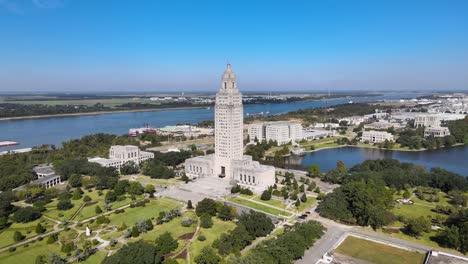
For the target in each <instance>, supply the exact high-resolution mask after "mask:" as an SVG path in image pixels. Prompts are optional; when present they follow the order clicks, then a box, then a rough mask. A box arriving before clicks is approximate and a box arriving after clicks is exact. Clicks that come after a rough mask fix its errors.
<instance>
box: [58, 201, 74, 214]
mask: <svg viewBox="0 0 468 264" xmlns="http://www.w3.org/2000/svg"><path fill="white" fill-rule="evenodd" d="M72 207H73V204H72V203H71V201H70V199H66V200H60V201H59V202H58V203H57V209H59V210H62V211H65V210H68V209H70V208H72Z"/></svg>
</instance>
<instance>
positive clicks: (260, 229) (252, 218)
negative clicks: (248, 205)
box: [239, 211, 275, 237]
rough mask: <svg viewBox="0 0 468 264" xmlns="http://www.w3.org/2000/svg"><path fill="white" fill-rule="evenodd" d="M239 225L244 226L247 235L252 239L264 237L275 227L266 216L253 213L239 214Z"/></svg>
mask: <svg viewBox="0 0 468 264" xmlns="http://www.w3.org/2000/svg"><path fill="white" fill-rule="evenodd" d="M239 224H241V225H243V226H245V228H246V229H247V231H248V232H249V234H250V235H252V236H254V237H261V236H266V235H268V234H269V233H270V232H271V231H273V228H274V227H275V226H274V224H273V222H272V221H271V219H270V218H269V217H268V216H266V215H265V214H262V213H259V212H255V211H250V212H249V213H248V214H246V213H244V214H241V215H240V216H239Z"/></svg>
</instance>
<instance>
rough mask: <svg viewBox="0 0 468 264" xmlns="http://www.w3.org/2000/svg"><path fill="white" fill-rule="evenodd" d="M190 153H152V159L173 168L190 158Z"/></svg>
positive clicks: (182, 151)
mask: <svg viewBox="0 0 468 264" xmlns="http://www.w3.org/2000/svg"><path fill="white" fill-rule="evenodd" d="M191 156H192V153H191V152H190V151H185V150H181V151H180V152H174V151H171V152H167V153H161V152H158V151H157V152H154V159H155V160H158V161H161V162H162V163H164V164H166V166H171V167H173V168H175V167H176V166H177V165H179V164H181V163H183V162H185V160H186V159H188V158H190V157H191Z"/></svg>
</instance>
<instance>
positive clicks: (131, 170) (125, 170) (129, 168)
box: [120, 161, 139, 175]
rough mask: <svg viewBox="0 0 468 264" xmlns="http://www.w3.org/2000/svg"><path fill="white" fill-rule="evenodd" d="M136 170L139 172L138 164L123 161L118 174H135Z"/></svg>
mask: <svg viewBox="0 0 468 264" xmlns="http://www.w3.org/2000/svg"><path fill="white" fill-rule="evenodd" d="M138 172H139V168H138V165H137V164H136V163H135V162H133V161H129V162H127V163H125V164H124V165H123V166H122V167H121V168H120V174H122V175H130V174H137V173H138Z"/></svg>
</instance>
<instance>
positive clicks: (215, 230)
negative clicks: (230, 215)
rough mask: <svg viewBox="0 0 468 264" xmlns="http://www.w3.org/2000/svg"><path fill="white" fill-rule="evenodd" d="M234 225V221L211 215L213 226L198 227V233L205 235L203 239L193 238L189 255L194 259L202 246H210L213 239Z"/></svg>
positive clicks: (231, 228)
mask: <svg viewBox="0 0 468 264" xmlns="http://www.w3.org/2000/svg"><path fill="white" fill-rule="evenodd" d="M235 227H236V224H235V223H234V222H230V221H222V220H220V219H218V218H216V217H213V226H212V227H211V228H200V231H199V233H198V234H199V235H200V234H202V235H204V236H205V237H206V240H205V241H199V240H198V239H195V240H194V241H193V242H192V243H191V244H190V256H191V257H192V259H194V258H195V257H196V256H198V255H199V254H200V252H201V250H202V248H204V247H206V246H211V245H212V244H213V241H215V240H216V239H217V238H219V237H220V236H221V234H223V233H227V232H229V231H230V230H233V229H234V228H235Z"/></svg>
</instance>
